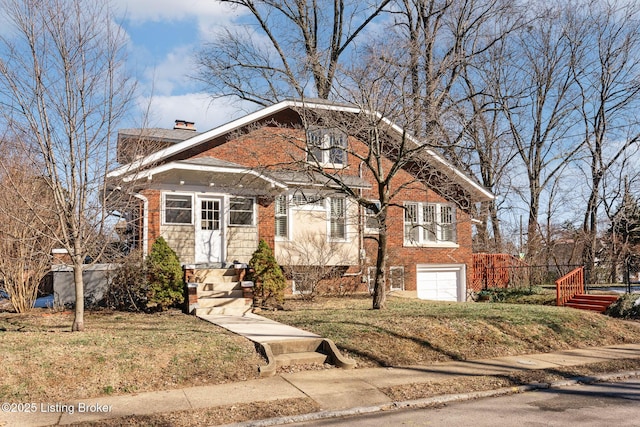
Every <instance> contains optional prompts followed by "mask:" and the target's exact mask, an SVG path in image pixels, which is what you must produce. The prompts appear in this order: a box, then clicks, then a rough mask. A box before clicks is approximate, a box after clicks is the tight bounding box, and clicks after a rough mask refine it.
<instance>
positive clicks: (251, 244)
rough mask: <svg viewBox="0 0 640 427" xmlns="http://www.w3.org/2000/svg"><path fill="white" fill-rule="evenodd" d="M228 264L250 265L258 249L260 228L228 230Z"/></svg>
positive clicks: (231, 228)
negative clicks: (241, 263)
mask: <svg viewBox="0 0 640 427" xmlns="http://www.w3.org/2000/svg"><path fill="white" fill-rule="evenodd" d="M226 238H227V262H233V261H239V262H243V263H248V262H249V260H250V259H251V256H252V255H253V252H255V250H256V249H257V247H258V227H229V228H227V237H226Z"/></svg>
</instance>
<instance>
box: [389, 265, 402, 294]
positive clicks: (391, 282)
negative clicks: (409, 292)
mask: <svg viewBox="0 0 640 427" xmlns="http://www.w3.org/2000/svg"><path fill="white" fill-rule="evenodd" d="M394 270H398V271H400V272H401V274H400V277H401V281H402V286H400V287H397V286H396V287H394V286H393V271H394ZM389 290H391V291H404V266H403V265H393V266H391V267H389Z"/></svg>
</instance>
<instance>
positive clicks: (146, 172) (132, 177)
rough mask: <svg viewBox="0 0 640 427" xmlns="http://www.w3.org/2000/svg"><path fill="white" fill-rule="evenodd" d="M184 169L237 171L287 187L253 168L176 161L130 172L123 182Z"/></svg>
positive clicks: (221, 171)
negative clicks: (138, 171) (136, 172)
mask: <svg viewBox="0 0 640 427" xmlns="http://www.w3.org/2000/svg"><path fill="white" fill-rule="evenodd" d="M176 169H177V170H186V171H191V172H218V173H237V174H242V175H253V176H255V177H256V178H260V179H262V180H264V181H267V182H268V183H270V184H271V185H273V186H275V187H279V188H282V189H285V188H287V186H286V185H285V184H283V183H281V182H279V181H276V180H275V179H273V178H270V177H268V176H266V175H263V174H261V173H260V172H258V171H256V170H253V169H246V168H234V167H228V166H207V165H194V164H187V163H178V162H170V163H165V164H163V165H160V166H157V167H155V168H151V169H147V170H144V171H142V172H140V173H139V174H132V175H129V176H126V177H124V178H123V180H124V181H125V182H131V181H136V180H138V179H145V178H147V179H148V178H150V177H153V175H157V174H159V173H162V172H167V171H170V170H176Z"/></svg>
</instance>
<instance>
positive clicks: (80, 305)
mask: <svg viewBox="0 0 640 427" xmlns="http://www.w3.org/2000/svg"><path fill="white" fill-rule="evenodd" d="M78 258H79V257H78V256H74V257H73V283H74V285H75V290H76V311H75V317H74V319H73V325H72V326H71V331H73V332H82V331H84V280H83V278H82V260H81V259H78Z"/></svg>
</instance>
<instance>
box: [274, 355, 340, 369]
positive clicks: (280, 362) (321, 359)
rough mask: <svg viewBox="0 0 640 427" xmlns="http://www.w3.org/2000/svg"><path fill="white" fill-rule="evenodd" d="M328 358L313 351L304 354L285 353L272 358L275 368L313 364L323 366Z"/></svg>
mask: <svg viewBox="0 0 640 427" xmlns="http://www.w3.org/2000/svg"><path fill="white" fill-rule="evenodd" d="M327 358H328V356H327V355H326V354H323V353H318V352H315V351H306V352H304V353H285V354H278V355H276V356H275V357H274V359H275V362H276V367H278V368H279V367H282V366H291V365H311V364H314V363H317V364H323V363H325V362H326V361H327Z"/></svg>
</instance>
